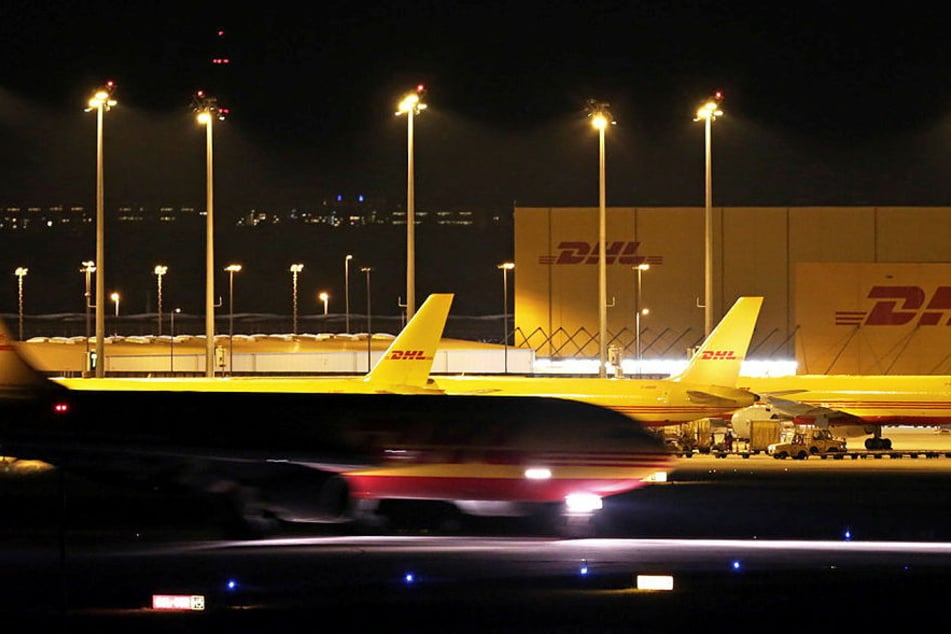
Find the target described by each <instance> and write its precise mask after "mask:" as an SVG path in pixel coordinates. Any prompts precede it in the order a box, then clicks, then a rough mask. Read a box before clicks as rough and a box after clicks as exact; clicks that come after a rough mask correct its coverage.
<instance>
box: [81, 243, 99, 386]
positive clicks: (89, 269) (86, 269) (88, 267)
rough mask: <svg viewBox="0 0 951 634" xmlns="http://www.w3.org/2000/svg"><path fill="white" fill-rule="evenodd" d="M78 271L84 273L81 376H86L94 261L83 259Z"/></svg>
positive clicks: (94, 269)
mask: <svg viewBox="0 0 951 634" xmlns="http://www.w3.org/2000/svg"><path fill="white" fill-rule="evenodd" d="M79 272H80V273H85V274H86V294H85V298H86V300H85V303H86V367H85V370H84V373H83V376H86V374H85V372H86V371H88V370H89V330H90V328H89V310H90V309H91V308H92V295H91V294H90V290H91V288H92V274H93V273H95V272H96V263H95V262H93V261H92V260H83V268H81V269H79Z"/></svg>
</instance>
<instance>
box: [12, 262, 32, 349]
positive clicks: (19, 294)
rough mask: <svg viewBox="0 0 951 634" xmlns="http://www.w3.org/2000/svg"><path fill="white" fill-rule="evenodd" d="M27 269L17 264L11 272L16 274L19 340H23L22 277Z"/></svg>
mask: <svg viewBox="0 0 951 634" xmlns="http://www.w3.org/2000/svg"><path fill="white" fill-rule="evenodd" d="M28 271H29V269H27V268H26V267H23V266H18V267H17V268H16V270H15V271H14V272H13V274H14V275H16V276H17V297H18V300H19V301H18V305H19V307H20V336H19V340H20V341H23V278H24V277H26V274H27V272H28Z"/></svg>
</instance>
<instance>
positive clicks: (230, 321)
mask: <svg viewBox="0 0 951 634" xmlns="http://www.w3.org/2000/svg"><path fill="white" fill-rule="evenodd" d="M225 271H227V272H228V372H229V373H231V372H233V371H234V365H233V364H234V274H235V273H238V272H239V271H241V265H240V264H229V265H228V266H226V267H225Z"/></svg>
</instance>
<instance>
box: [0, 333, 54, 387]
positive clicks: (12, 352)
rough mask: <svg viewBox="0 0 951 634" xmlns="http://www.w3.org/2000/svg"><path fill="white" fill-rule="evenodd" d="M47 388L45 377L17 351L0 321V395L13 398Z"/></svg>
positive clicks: (13, 341) (47, 383) (11, 337)
mask: <svg viewBox="0 0 951 634" xmlns="http://www.w3.org/2000/svg"><path fill="white" fill-rule="evenodd" d="M48 386H49V381H48V380H47V379H46V377H45V376H43V375H42V374H41V373H40V372H39V371H38V370H36V369H34V368H33V366H31V365H30V364H29V363H28V362H27V361H26V359H24V358H23V356H22V355H21V354H20V351H19V350H17V348H16V343H15V340H14V338H13V336H12V335H11V334H10V330H9V329H8V328H7V325H6V324H5V323H4V322H3V320H2V319H0V395H3V396H15V395H18V394H24V393H26V392H32V391H34V390H36V389H37V388H43V387H48Z"/></svg>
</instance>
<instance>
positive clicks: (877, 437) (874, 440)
mask: <svg viewBox="0 0 951 634" xmlns="http://www.w3.org/2000/svg"><path fill="white" fill-rule="evenodd" d="M865 448H866V449H868V450H870V451H874V450H876V449H885V450H888V449H891V448H892V439H891V438H882V428H881V427H877V428H875V432H874V435H873V436H872V437H871V438H866V439H865Z"/></svg>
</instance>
